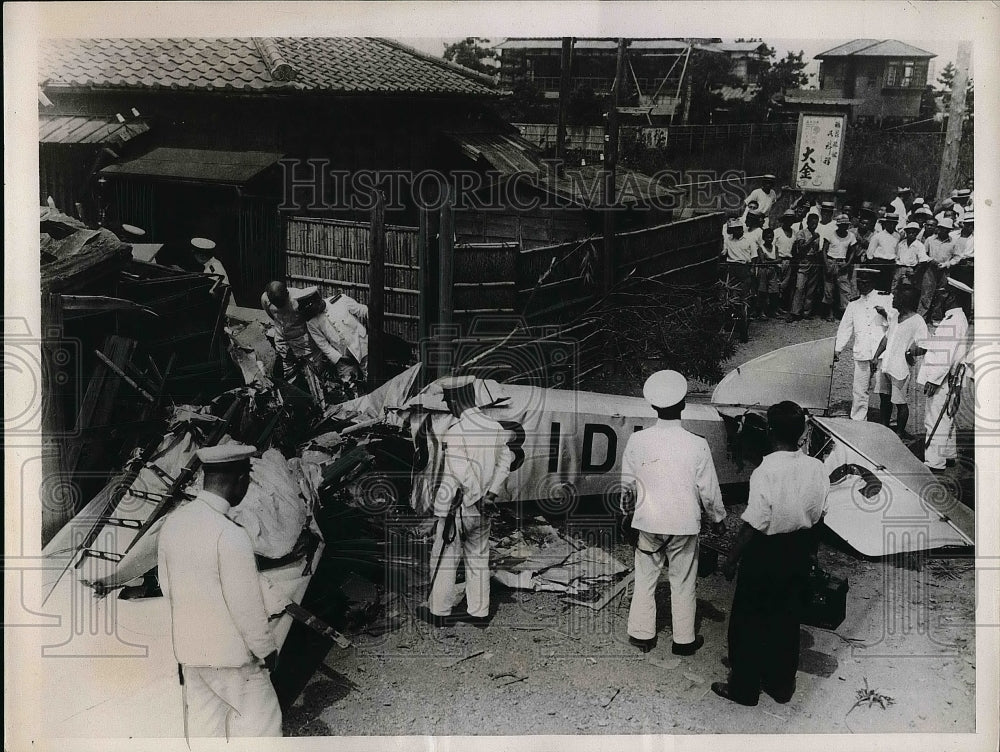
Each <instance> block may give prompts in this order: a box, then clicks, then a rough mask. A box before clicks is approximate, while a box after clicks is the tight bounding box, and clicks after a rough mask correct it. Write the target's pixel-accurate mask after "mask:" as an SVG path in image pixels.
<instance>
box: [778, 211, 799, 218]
mask: <svg viewBox="0 0 1000 752" xmlns="http://www.w3.org/2000/svg"><path fill="white" fill-rule="evenodd" d="M797 216H798V215H797V214H796V213H795V212H794V211H793V210H792V209H785V210H784V211H783V212H781V218H782V219H785V217H788V218H789V219H795V218H796V217H797Z"/></svg>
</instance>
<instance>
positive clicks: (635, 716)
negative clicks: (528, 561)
mask: <svg viewBox="0 0 1000 752" xmlns="http://www.w3.org/2000/svg"><path fill="white" fill-rule="evenodd" d="M835 330H836V324H832V323H827V322H823V321H803V322H796V323H794V324H789V323H785V322H779V321H765V322H754V327H753V330H752V333H751V341H750V342H749V343H747V344H746V345H743V346H742V347H741V348H740V351H739V352H738V353H737V355H736V356H735V357H734V358H733V359H732V362H731V364H730V365H737V364H739V363H742V362H744V361H746V360H748V359H750V358H752V357H756V356H757V355H760V354H763V353H764V352H767V351H769V350H772V349H775V348H777V347H781V346H783V345H787V344H792V343H794V342H800V341H805V340H810V339H817V338H820V337H824V336H831V335H832V334H833V333H834V332H835ZM851 367H852V364H851V363H850V360H849V358H844V359H843V361H842V362H841V363H840V364H838V367H837V369H836V372H835V383H834V387H833V398H832V401H833V405H834V406H835V408H836V407H839V408H840V411H841V412H846V409H847V406H848V405H849V402H850V380H851V375H850V374H851V371H850V368H851ZM913 412H914V413H917V415H916V416H915V420H918V421H919V420H921V417H920V413H919V411H918V410H913ZM918 425H919V423H918ZM739 511H740V510H739V509H738V508H733V509H730V514H731V516H732V515H733V514H737V513H738V512H739ZM616 553H617V554H618V555H619V556H620V557H621V558H622V559H623V560H624V561H628V554H627V552H626V550H625V549H624V547H619V548H618V549H617V551H616ZM820 563H821V565H822V566H823V567H824V569H826V570H827V571H828V572H830V573H831V574H834V575H837V576H839V577H845V578H847V580H848V582H849V585H850V591H849V593H848V601H847V617H846V619H845V621H844V622H843V623H842V624H841V625H840V626H839V627H838V628H837V630H836V631H829V630H825V629H821V628H817V627H811V626H803V627H802V629H801V651H800V666H799V674H798V678H797V691H796V694H795V696H794V697H793V699H792V701H791V702H790V703H788V704H786V705H778V704H776V703H775V702H774V701H773V700H772V699H771V698H770V697H768V696H766V695H762V696H761V700H760V704H759V705H758V706H757V707H755V708H745V707H742V706H738V705H735V704H733V703H730V702H727V701H725V700H722V699H721V698H718V697H716V696H715V695H714V694H713V693H712V692H711V691H710V689H709V686H710V684H711V682H713V681H718V680H724V679H725V677H726V669H725V667H724V666H723V664H722V658H723V656H724V655H725V639H726V628H727V624H728V615H729V608H730V604H731V602H732V596H733V590H734V584H733V583H728V582H726V580H725V579H724V578H723V577H722V575H721V574H720V573H714V574H711V575H708V576H706V577H702V578H699V581H698V629H699V633H700V634H702V635H704V637H705V646H704V647H703V648H702V649H701V650H700V651H699V652H698V653H697V654H695V655H694V656H690V657H683V658H679V657H676V656H673V655H672V654H671V652H670V618H669V608H670V607H669V587H668V585H667V583H666V579H665V577H664V578H663V579H662V580H661V583H660V589H659V591H658V598H657V600H658V603H659V608H658V624H659V644H658V646H657V647H656V648H655V649H654V650H653V651H652V652H650V653H649V654H648V655H643V654H641V653H639V652H638V650H636V649H635V648H633V647H631V646H630V645H629V644H628V642H627V635H626V633H625V625H626V619H627V615H628V604H629V597H628V593H627V591H626V592H625V593H623V594H622V595H621V596H619V597H617V598H615V599H614V600H613V601H612V602H611V603H610V604H609V605H608V606H607V607H606V608H604V609H603V610H601V611H597V612H595V611H593V610H591V609H590V608H587V607H585V606H570V605H568V604H566V603H565V602H564V598H563V596H561V595H559V594H556V593H535V592H523V591H515V590H508V589H506V588H503V587H502V586H499V585H496V584H494V589H493V602H494V604H495V606H494V608H495V612H496V614H495V617H494V618H493V620H492V621H491V622H490V624H489V625H488V626H487V627H486V628H485V629H480V628H477V627H474V626H470V625H462V624H460V625H457V626H453V627H445V628H434V627H431V626H429V625H427V624H425V623H423V622H421V621H419V620H417V619H416V618H414V617H413V616H412V610H413V609H414V608H416V607H417V606H418V605H419V602H418V600H417V598H413V599H411V600H406V599H398V600H397V601H396V604H395V609H394V611H392V612H390V613H389V614H388V615H387V616H388V617H389V618H391V619H392V622H393V625H394V628H393V629H391V630H389V631H387V632H385V633H383V634H379V632H381V630H380V629H379V628H378V625H375V628H374V629H372V630H370V631H369V632H368V633H363V634H360V635H355V636H353V637H352V639H353V640H354V646H353V647H352V648H349V649H347V650H341V649H339V648H336V647H334V648H332V649H331V650H330V652H329V653H328V655H327V657H326V660H325V662H324V663H323V665H322V666H320V669H319V670H318V671H317V672H316V674H315V675H314V676H313V678H312V680H311V681H310V683H309V684H308V686H307V687H306V689H305V691H304V692H303V693H302V695H301V696H300V698H299V700H298V701H297V702H296V704H295V706H294V707H293V708H292V709H291V710H289V711H288V712H287V713H286V714H285V733H286V734H287V735H295V736H300V735H416V734H420V735H423V734H435V735H467V734H472V735H475V734H487V735H494V734H504V735H507V734H577V733H587V734H643V733H649V734H691V733H753V732H760V733H809V732H813V733H849V732H854V733H875V732H907V731H921V732H963V731H964V732H969V731H973V730H974V729H975V645H974V629H973V626H972V625H973V620H974V619H973V614H974V610H975V582H974V574H975V573H974V570H973V567H972V563H971V561H969V560H963V559H955V558H950V559H934V558H932V557H930V556H927V555H922V556H911V557H906V558H905V559H901V560H893V561H883V560H879V561H871V560H865V559H863V558H862V557H860V556H859V555H857V554H856V553H853V552H852V551H851V550H850V549H848V548H847V547H846V546H845V545H844V544H842V543H840V542H839V541H837V540H836V539H834V538H831V539H830V540H828V541H827V542H826V543H825V544H824V545H823V546H821V549H820ZM866 691H867V692H868V694H866V695H865V697H866V698H868V699H866V700H864V701H863V702H861V704H856V703H857V702H858V701H859V694H860V693H865V692H866Z"/></svg>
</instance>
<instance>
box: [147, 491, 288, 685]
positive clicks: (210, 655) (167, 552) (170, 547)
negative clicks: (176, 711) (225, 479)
mask: <svg viewBox="0 0 1000 752" xmlns="http://www.w3.org/2000/svg"><path fill="white" fill-rule="evenodd" d="M228 511H229V503H228V502H227V501H226V500H225V499H223V498H222V497H221V496H217V495H216V494H214V493H209V492H208V491H204V490H203V491H199V492H198V495H197V496H196V497H195V498H194V499H193V500H192V501H190V502H188V503H187V504H185V505H184V506H182V507H180V508H178V509H176V510H174V511H173V512H171V513H170V514H168V515H167V517H166V519H165V521H164V523H163V528H162V530H161V531H160V536H159V542H158V551H157V564H158V576H159V580H160V587H161V588H162V589H163V594H164V595H165V596H166V597H167V599H168V600H169V602H170V615H171V624H172V632H171V634H172V636H173V644H174V655H175V657H176V658H177V662H178V663H182V664H184V665H187V666H212V667H215V668H221V667H235V666H244V665H246V664H248V663H251V662H252V661H253V656H257V657H258V658H260V659H263V658H265V657H266V656H267V655H268V654H269V653H271V652H272V651H274V650H277V649H278V645H277V643H276V642H275V640H274V636H273V635H272V634H271V631H270V629H269V628H268V622H267V616H268V614H267V611H266V609H265V607H264V597H263V595H262V593H261V588H260V579H259V575H258V573H257V562H256V560H255V559H254V555H253V545H252V544H251V543H250V537H249V536H248V535H247V534H246V531H245V530H243V528H241V527H239V526H238V525H237V524H236V523H234V522H233V521H232V520H230V519H228V518H227V517H226V512H228Z"/></svg>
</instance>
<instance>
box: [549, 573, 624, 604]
mask: <svg viewBox="0 0 1000 752" xmlns="http://www.w3.org/2000/svg"><path fill="white" fill-rule="evenodd" d="M633 580H635V572H629V574H628V576H627V577H625V578H624V579H622V581H621V582H619V583H618V584H617V585H615V586H614V587H613V588H611V590H610V591H609V592H608V593H607V595H605V596H604V597H603V598H601V599H600V600H599V601H594V602H589V601H582V600H579V599H577V598H567V599H566V601H565V602H566V603H570V604H572V605H574V606H586V607H587V608H589V609H591V610H593V611H600V610H601V609H603V608H604V607H605V606H607V605H608V604H609V603H611V601H613V600H614V599H615V598H616V597H617V596H619V595H620V594H621V593H622V592H623V591H624V590H625V588H627V587H628V586H629V585H630V584H632V581H633Z"/></svg>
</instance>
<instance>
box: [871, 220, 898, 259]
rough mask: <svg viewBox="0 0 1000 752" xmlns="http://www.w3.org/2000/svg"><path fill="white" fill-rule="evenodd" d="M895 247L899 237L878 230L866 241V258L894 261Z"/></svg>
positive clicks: (892, 233)
mask: <svg viewBox="0 0 1000 752" xmlns="http://www.w3.org/2000/svg"><path fill="white" fill-rule="evenodd" d="M880 227H881V226H880ZM897 245H899V236H897V235H896V233H894V232H886V231H885V230H884V229H879V230H877V231H876V232H875V234H874V235H872V238H871V240H870V241H868V258H870V259H873V258H874V259H882V260H883V261H895V260H896V246H897Z"/></svg>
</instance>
